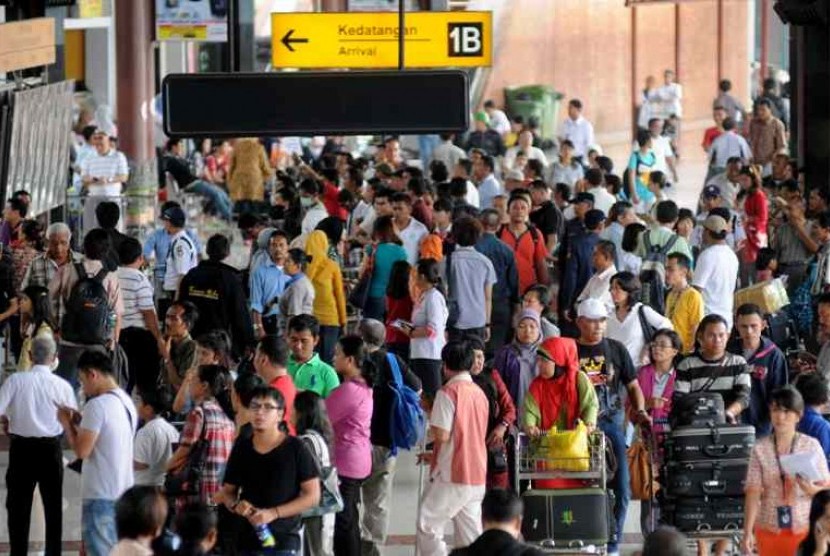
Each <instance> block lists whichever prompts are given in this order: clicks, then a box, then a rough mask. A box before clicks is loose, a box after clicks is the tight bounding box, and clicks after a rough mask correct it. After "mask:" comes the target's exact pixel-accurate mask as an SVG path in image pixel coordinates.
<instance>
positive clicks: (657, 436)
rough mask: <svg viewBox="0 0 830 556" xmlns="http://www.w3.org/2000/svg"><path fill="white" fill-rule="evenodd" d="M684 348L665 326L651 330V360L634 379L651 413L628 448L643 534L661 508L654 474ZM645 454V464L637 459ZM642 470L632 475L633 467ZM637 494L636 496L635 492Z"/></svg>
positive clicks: (660, 462)
mask: <svg viewBox="0 0 830 556" xmlns="http://www.w3.org/2000/svg"><path fill="white" fill-rule="evenodd" d="M682 348H683V342H682V341H681V339H680V336H679V335H678V334H677V332H675V331H673V330H669V329H666V328H663V329H660V330H658V331H657V332H655V333H654V337H653V338H652V340H651V343H650V344H649V356H650V360H651V363H649V364H648V365H643V366H642V367H640V371H639V373H638V375H637V381H638V382H639V383H640V389H641V390H642V391H643V397H644V398H645V400H646V411H648V414H649V417H651V421H652V425H651V428H650V429H649V430H645V429H639V434H640V439H639V440H638V441H637V442H635V443H634V444H633V445H632V446H631V448H629V451H628V456H629V469H631V470H632V472H631V492H632V498H638V499H639V500H640V508H641V509H640V528H641V529H642V532H643V535H647V534H648V533H651V532H652V531H653V530H654V528H655V526H656V524H657V523H659V521H660V508H659V506H658V505H657V501H656V500H655V498H654V495H655V490H654V484H655V481H654V475H655V471H656V470H657V469H659V468H660V466H661V464H662V461H663V452H662V446H663V441H664V439H665V437H666V435H667V434H668V432H669V430H670V427H669V414H670V413H671V399H672V395H673V393H674V377H675V370H674V364H675V360H676V358H677V356H678V354H679V353H680V351H681V349H682ZM640 458H645V459H646V462H645V464H642V462H641V461H636V462H634V461H632V460H639V459H640ZM635 469H640V470H642V471H643V472H642V473H639V476H638V477H635V473H634V470H635ZM638 494H639V496H638Z"/></svg>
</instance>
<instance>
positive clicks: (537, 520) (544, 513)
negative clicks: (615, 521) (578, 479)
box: [522, 488, 613, 548]
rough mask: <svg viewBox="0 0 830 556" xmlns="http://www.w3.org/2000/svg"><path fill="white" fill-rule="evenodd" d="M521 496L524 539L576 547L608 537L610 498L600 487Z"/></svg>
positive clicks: (604, 539) (548, 544)
mask: <svg viewBox="0 0 830 556" xmlns="http://www.w3.org/2000/svg"><path fill="white" fill-rule="evenodd" d="M522 499H523V500H524V506H525V515H524V520H523V521H522V536H523V537H524V540H525V541H526V542H530V543H538V544H543V545H545V546H555V547H562V548H576V547H582V546H589V545H605V544H607V543H608V541H609V539H610V538H611V536H612V529H611V525H610V521H612V517H611V516H612V515H613V512H612V511H611V505H610V501H611V500H612V498H611V497H609V496H608V493H607V492H606V491H605V490H604V489H601V488H580V489H562V490H528V491H527V492H525V493H524V494H523V495H522Z"/></svg>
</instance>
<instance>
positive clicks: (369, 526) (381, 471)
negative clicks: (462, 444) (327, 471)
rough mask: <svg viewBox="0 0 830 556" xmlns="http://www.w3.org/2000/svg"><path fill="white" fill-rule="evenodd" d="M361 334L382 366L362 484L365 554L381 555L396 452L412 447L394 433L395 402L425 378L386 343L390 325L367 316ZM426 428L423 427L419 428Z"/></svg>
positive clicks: (377, 365)
mask: <svg viewBox="0 0 830 556" xmlns="http://www.w3.org/2000/svg"><path fill="white" fill-rule="evenodd" d="M358 331H359V333H360V337H361V338H362V339H363V343H364V346H365V348H366V352H367V353H368V356H367V358H366V363H365V364H366V365H374V366H375V368H376V369H378V373H377V377H378V379H377V381H376V383H375V387H374V391H373V394H372V395H373V397H374V411H373V413H372V425H371V436H370V439H371V442H372V472H371V474H370V475H369V477H368V478H367V479H366V480H365V481H364V482H363V485H362V486H361V488H360V490H361V496H362V498H363V515H362V519H361V527H360V529H361V541H362V545H363V554H364V555H367V556H379V554H380V546H381V545H383V544H384V543H385V542H386V535H387V530H388V528H389V506H390V504H391V502H392V483H393V482H394V480H395V463H396V461H397V457H396V456H395V455H394V452H395V451H397V449H398V448H404V449H408V448H410V447H411V446H402V445H401V444H404V443H403V442H401V439H400V438H395V435H393V434H392V427H391V426H390V425H391V421H392V419H394V416H395V411H394V410H395V406H396V404H398V400H397V399H398V396H399V395H400V394H401V391H402V390H404V389H408V390H409V391H410V392H412V393H415V394H416V395H417V394H419V393H420V391H421V380H420V379H419V378H418V376H417V375H416V374H415V373H413V372H412V371H411V370H410V369H409V368H408V366H407V365H406V363H404V361H403V359H401V358H400V357H398V356H397V355H395V354H392V353H389V352H388V351H387V350H386V348H385V347H383V345H384V342H385V340H386V327H385V326H384V325H383V323H382V322H380V321H378V320H375V319H363V320H362V321H360V324H359V326H358ZM393 360H394V364H396V365H397V368H398V373H397V374H399V375H400V376H401V378H402V385H403V388H401V386H397V385H396V386H395V390H394V391H393V389H392V388H390V384H397V383H396V381H395V378H396V373H395V371H394V370H393V368H392V365H393ZM404 425H408V426H410V427H414V426H417V427H422V425H423V423H421V422H418V423H413V422H410V423H404ZM420 432H423V431H419V433H420Z"/></svg>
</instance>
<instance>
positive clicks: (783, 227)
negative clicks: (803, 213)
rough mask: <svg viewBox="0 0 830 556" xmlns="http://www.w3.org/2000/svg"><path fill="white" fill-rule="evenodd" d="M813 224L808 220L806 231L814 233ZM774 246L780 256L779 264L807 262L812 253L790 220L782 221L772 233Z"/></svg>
mask: <svg viewBox="0 0 830 556" xmlns="http://www.w3.org/2000/svg"><path fill="white" fill-rule="evenodd" d="M812 229H813V224H812V223H811V222H807V223H805V225H804V231H805V232H807V235H808V236H810V235H812ZM772 246H773V248H774V249H775V253H776V255H777V258H778V262H779V264H790V265H792V264H807V259H809V258H810V256H811V255H812V253H810V252H809V251H808V250H807V246H806V245H804V242H803V241H802V240H801V238H800V237H799V236H798V232H797V231H796V229H795V226H793V225H792V224H791V223H789V222H782V223H781V224H780V225H779V226H778V227H777V228H776V229H775V233H774V234H773V235H772Z"/></svg>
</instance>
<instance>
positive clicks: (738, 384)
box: [674, 351, 752, 409]
mask: <svg viewBox="0 0 830 556" xmlns="http://www.w3.org/2000/svg"><path fill="white" fill-rule="evenodd" d="M751 385H752V379H751V378H750V369H749V365H747V363H746V359H744V358H743V357H741V356H740V355H734V354H732V353H727V354H726V355H724V356H723V358H722V359H721V360H720V361H707V360H706V359H704V358H703V356H702V355H701V354H700V352H699V351H697V352H695V353H694V354H692V355H690V356H689V357H686V358H685V359H683V361H681V362H680V363H679V364H678V365H677V378H676V379H675V383H674V393H675V395H683V394H688V393H690V392H712V393H716V394H720V395H721V396H722V397H723V403H724V406H725V407H729V406H730V405H732V404H733V403H735V402H739V403H740V404H741V407H743V408H744V409H746V407H747V406H748V405H749V390H750V387H751Z"/></svg>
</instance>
